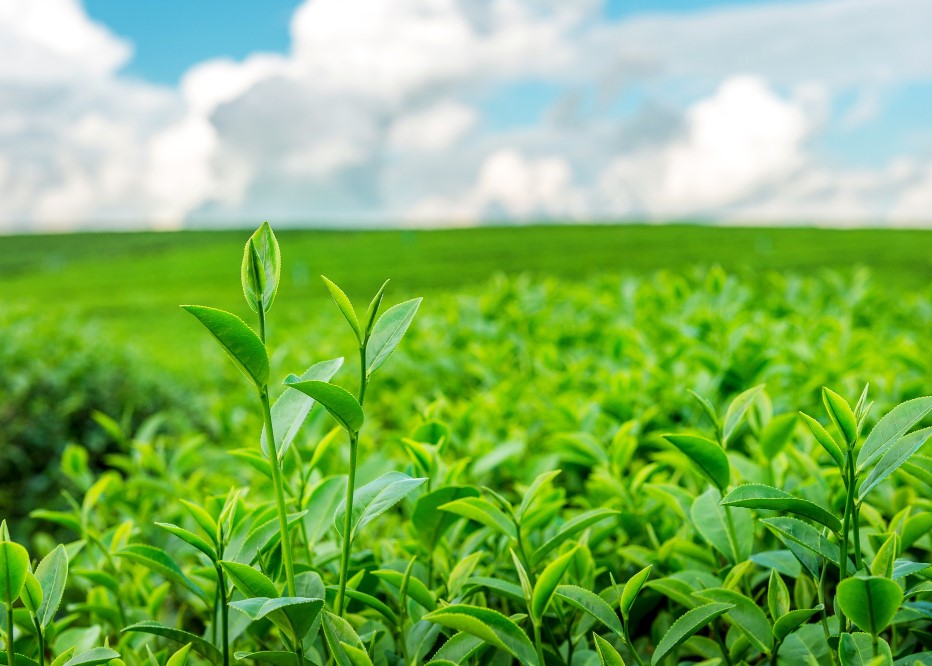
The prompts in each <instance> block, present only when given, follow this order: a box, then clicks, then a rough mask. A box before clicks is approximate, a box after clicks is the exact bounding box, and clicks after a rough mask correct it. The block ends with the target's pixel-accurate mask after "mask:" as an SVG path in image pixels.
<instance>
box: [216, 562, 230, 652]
mask: <svg viewBox="0 0 932 666" xmlns="http://www.w3.org/2000/svg"><path fill="white" fill-rule="evenodd" d="M214 566H215V567H216V571H217V593H218V594H219V596H220V640H221V642H222V645H221V648H222V649H221V652H222V653H223V666H230V636H229V624H230V617H229V615H230V609H229V607H228V606H227V582H226V577H225V576H224V573H223V567H221V566H220V565H219V564H217V563H215V564H214Z"/></svg>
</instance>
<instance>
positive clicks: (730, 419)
mask: <svg viewBox="0 0 932 666" xmlns="http://www.w3.org/2000/svg"><path fill="white" fill-rule="evenodd" d="M763 390H764V385H763V384H758V385H757V386H752V387H751V388H749V389H748V390H747V391H743V392H742V393H739V394H738V395H737V396H735V399H734V400H732V401H731V404H730V405H728V410H727V411H726V412H725V420H724V422H723V424H722V446H727V444H728V440H729V439H731V436H732V435H733V434H734V433H735V431H736V430H737V429H738V426H739V425H741V421H743V420H744V415H745V414H747V411H748V409H750V407H751V405H753V404H754V401H755V400H756V399H757V396H759V395H760V394H761V391H763ZM725 485H728V484H725ZM719 487H720V488H721V489H722V490H724V489H725V486H719Z"/></svg>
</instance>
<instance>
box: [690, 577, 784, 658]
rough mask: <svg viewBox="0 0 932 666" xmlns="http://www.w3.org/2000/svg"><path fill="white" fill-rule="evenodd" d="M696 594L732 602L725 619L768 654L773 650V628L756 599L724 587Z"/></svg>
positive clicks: (717, 600) (714, 599)
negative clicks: (753, 599)
mask: <svg viewBox="0 0 932 666" xmlns="http://www.w3.org/2000/svg"><path fill="white" fill-rule="evenodd" d="M696 596H698V597H702V598H703V599H708V600H709V601H715V602H718V603H722V604H731V605H732V606H733V608H731V609H729V610H728V611H726V612H725V619H726V620H728V621H729V622H731V623H732V624H733V625H734V626H736V627H737V628H738V630H739V631H741V633H743V634H744V636H745V638H747V639H748V641H750V642H751V644H752V645H754V646H755V647H756V648H757V649H758V650H760V651H762V652H766V653H768V654H769V653H770V651H771V650H773V628H772V627H771V626H770V622H769V621H768V620H767V617H766V616H765V615H764V611H762V610H761V609H760V606H758V605H757V603H756V602H755V601H752V600H751V599H749V598H748V597H746V596H744V595H743V594H741V593H740V592H736V591H735V590H727V589H725V588H723V587H719V588H710V589H706V590H702V591H701V592H697V593H696Z"/></svg>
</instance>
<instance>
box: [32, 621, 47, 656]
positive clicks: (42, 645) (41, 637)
mask: <svg viewBox="0 0 932 666" xmlns="http://www.w3.org/2000/svg"><path fill="white" fill-rule="evenodd" d="M32 621H33V623H35V625H36V640H37V641H38V643H39V645H38V648H39V666H45V634H43V633H42V625H40V624H39V618H37V617H34V618H32Z"/></svg>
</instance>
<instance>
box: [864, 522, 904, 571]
mask: <svg viewBox="0 0 932 666" xmlns="http://www.w3.org/2000/svg"><path fill="white" fill-rule="evenodd" d="M899 546H900V535H899V534H897V533H896V532H894V533H893V534H891V535H890V536H889V537H887V540H886V541H884V542H883V545H882V546H880V548H878V549H877V554H876V555H874V560H873V561H872V562H871V574H872V575H874V576H883V577H885V578H891V577H892V576H893V563H894V562H895V561H896V556H897V554H898V553H899Z"/></svg>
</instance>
